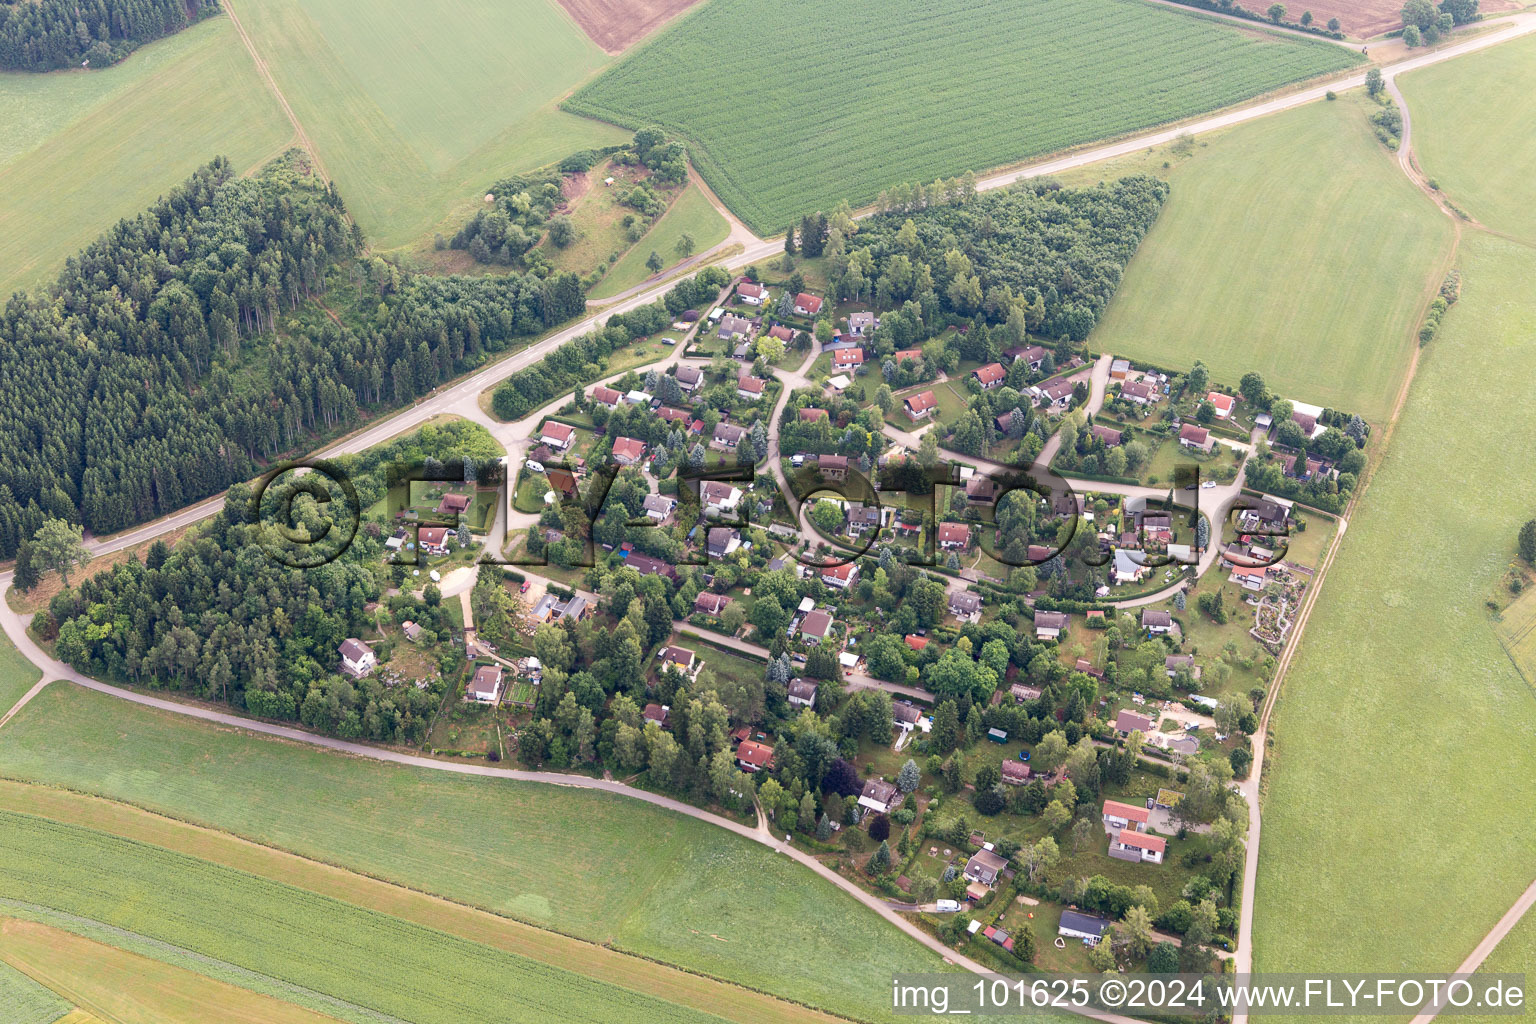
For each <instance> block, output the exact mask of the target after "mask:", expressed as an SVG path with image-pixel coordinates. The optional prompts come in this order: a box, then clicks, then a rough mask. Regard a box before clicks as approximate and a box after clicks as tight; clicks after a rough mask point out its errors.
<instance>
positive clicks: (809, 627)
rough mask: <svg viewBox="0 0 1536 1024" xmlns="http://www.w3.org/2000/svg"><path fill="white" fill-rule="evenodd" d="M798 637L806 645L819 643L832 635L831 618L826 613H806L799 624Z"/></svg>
mask: <svg viewBox="0 0 1536 1024" xmlns="http://www.w3.org/2000/svg"><path fill="white" fill-rule="evenodd" d="M800 635H801V636H803V637H805V641H806V643H813V644H815V643H820V642H821V641H823V640H825V639H826V638H827V637H829V636H831V635H832V616H831V614H830V613H828V612H823V611H813V612H807V613H806V616H805V618H804V619H803V620H802V621H801V623H800Z"/></svg>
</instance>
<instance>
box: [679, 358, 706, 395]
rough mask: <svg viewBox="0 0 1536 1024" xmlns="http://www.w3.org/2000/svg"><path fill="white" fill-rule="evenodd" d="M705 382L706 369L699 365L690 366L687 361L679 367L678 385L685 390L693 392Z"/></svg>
mask: <svg viewBox="0 0 1536 1024" xmlns="http://www.w3.org/2000/svg"><path fill="white" fill-rule="evenodd" d="M702 383H704V371H703V370H701V369H699V368H698V367H697V366H689V365H687V364H686V363H685V364H683V365H681V366H679V367H678V368H677V386H678V387H680V388H682V389H683V390H684V391H688V392H692V391H694V390H696V389H697V388H698V386H699V385H700V384H702Z"/></svg>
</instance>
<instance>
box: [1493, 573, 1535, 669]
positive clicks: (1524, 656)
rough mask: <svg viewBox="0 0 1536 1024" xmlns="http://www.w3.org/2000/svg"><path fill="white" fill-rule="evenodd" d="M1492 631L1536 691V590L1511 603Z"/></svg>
mask: <svg viewBox="0 0 1536 1024" xmlns="http://www.w3.org/2000/svg"><path fill="white" fill-rule="evenodd" d="M1493 628H1494V632H1495V633H1496V634H1497V635H1498V637H1499V642H1500V643H1502V644H1503V645H1504V649H1505V650H1506V651H1508V652H1509V660H1510V661H1512V662H1514V664H1515V668H1517V669H1519V670H1520V674H1521V675H1523V676H1525V678H1526V681H1528V682H1529V683H1530V684H1531V685H1532V686H1533V687H1536V589H1533V590H1527V591H1526V592H1525V593H1523V594H1521V595H1520V596H1519V597H1517V598H1516V599H1515V600H1514V601H1512V602H1511V603H1510V605H1509V607H1507V608H1505V609H1504V610H1503V611H1502V612H1500V613H1499V615H1498V617H1497V618H1496V619H1495V620H1494V627H1493Z"/></svg>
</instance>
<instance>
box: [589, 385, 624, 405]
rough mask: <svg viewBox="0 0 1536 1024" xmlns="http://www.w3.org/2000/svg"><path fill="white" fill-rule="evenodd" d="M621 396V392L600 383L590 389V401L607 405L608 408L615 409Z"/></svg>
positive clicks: (622, 396)
mask: <svg viewBox="0 0 1536 1024" xmlns="http://www.w3.org/2000/svg"><path fill="white" fill-rule="evenodd" d="M623 398H624V395H623V394H622V393H620V392H618V391H615V390H614V389H613V388H610V387H604V386H603V385H601V384H599V385H598V386H597V387H595V388H593V389H592V401H594V402H596V403H597V404H598V405H603V406H607V407H608V408H610V409H617V408H618V407H619V402H620V401H621V400H622V399H623Z"/></svg>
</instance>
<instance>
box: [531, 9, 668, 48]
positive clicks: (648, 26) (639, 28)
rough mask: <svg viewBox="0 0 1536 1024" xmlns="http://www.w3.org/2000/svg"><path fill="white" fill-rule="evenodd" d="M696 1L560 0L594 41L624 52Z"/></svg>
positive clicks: (568, 12)
mask: <svg viewBox="0 0 1536 1024" xmlns="http://www.w3.org/2000/svg"><path fill="white" fill-rule="evenodd" d="M696 2H697V0H560V6H561V7H563V8H565V12H566V13H567V14H569V15H570V16H571V18H572V19H573V20H574V21H575V22H576V24H578V25H580V26H581V30H582V31H583V32H585V33H586V34H587V35H588V36H589V37H590V38H591V39H592V41H593V42H594V43H596V44H597V45H598V46H601V47H602V48H603V50H604V51H606V52H608V53H622V52H623V51H624V49H625V48H626V47H628V46H630V45H631V44H632V43H634V42H635V41H636V40H639V39H644V38H645V37H646V36H647V35H649V34H650V33H651V32H653V31H655V30H656V28H657V26H659V25H661V24H663V23H664V22H666V21H667V19H669V18H672V17H675V16H677V15H678V14H679V13H681V12H683V11H685V10H687V9H688V8H689V7H691V6H692V5H693V4H694V3H696Z"/></svg>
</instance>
